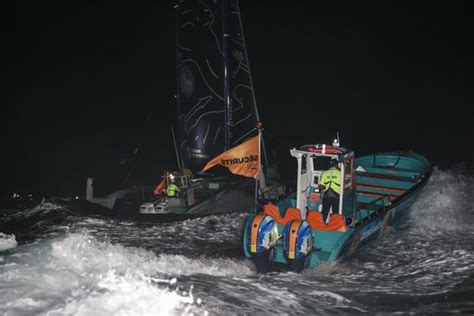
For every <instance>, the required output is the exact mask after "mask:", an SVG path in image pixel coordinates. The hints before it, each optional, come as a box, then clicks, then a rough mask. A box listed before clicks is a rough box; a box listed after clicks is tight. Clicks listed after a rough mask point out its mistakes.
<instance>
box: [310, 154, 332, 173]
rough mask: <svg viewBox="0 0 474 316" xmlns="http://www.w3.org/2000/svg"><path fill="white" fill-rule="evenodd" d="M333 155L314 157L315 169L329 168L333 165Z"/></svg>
mask: <svg viewBox="0 0 474 316" xmlns="http://www.w3.org/2000/svg"><path fill="white" fill-rule="evenodd" d="M330 162H331V157H322V156H320V157H313V170H328V169H329V167H331V164H330Z"/></svg>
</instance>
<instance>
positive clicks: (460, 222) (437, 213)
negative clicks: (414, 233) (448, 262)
mask: <svg viewBox="0 0 474 316" xmlns="http://www.w3.org/2000/svg"><path fill="white" fill-rule="evenodd" d="M473 180H474V179H472V177H471V176H468V175H465V174H463V173H460V172H459V171H456V172H455V171H449V170H448V171H441V170H439V169H437V168H435V169H434V170H433V174H432V176H431V179H430V181H429V182H428V184H427V185H426V187H425V188H424V189H423V191H422V193H421V195H420V197H419V199H418V200H417V201H416V202H415V204H414V205H413V207H412V208H413V210H412V212H410V214H411V215H410V216H411V218H412V219H416V221H417V223H418V224H419V225H422V226H423V227H424V228H425V229H428V230H431V231H433V232H441V231H449V230H463V229H465V228H466V227H471V225H472V224H473V223H474V218H473V217H474V202H473V200H474V194H473V193H474V192H472V191H473V189H474V181H473Z"/></svg>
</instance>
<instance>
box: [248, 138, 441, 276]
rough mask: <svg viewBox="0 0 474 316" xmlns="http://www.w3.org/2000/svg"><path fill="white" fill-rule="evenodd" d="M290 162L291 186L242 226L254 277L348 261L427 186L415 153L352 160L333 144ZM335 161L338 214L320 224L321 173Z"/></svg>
mask: <svg viewBox="0 0 474 316" xmlns="http://www.w3.org/2000/svg"><path fill="white" fill-rule="evenodd" d="M290 153H291V155H292V156H293V157H295V158H296V160H297V166H298V167H297V185H296V191H293V192H292V193H290V194H289V195H287V196H286V197H284V198H283V199H281V200H280V201H279V202H277V203H275V204H267V205H264V206H263V209H262V210H261V212H260V213H258V214H252V215H250V216H249V217H248V218H247V219H246V222H245V226H244V233H243V250H244V254H245V256H246V257H248V258H250V259H251V260H252V261H253V262H254V264H255V266H256V268H257V271H258V272H262V273H264V272H267V271H269V270H272V269H274V268H276V267H279V266H281V265H284V266H287V267H288V268H289V269H291V270H294V271H297V272H301V271H302V270H303V269H305V268H308V267H311V268H314V267H317V266H319V265H320V264H322V263H325V262H333V261H336V260H340V259H342V258H344V257H347V256H350V255H352V254H354V253H355V252H357V251H358V250H359V249H361V248H363V247H364V246H366V245H368V244H370V242H371V241H373V240H375V239H376V238H378V237H380V236H382V235H383V234H384V233H385V232H386V231H387V227H388V226H390V225H393V224H394V223H396V222H397V221H398V220H399V219H400V217H402V216H403V215H404V214H405V213H406V212H407V210H408V209H409V208H410V206H411V205H412V204H413V202H415V200H416V199H417V197H418V195H419V194H420V192H421V191H422V189H423V187H424V186H425V184H426V183H427V182H428V180H429V178H430V175H431V171H432V167H431V164H430V163H429V161H428V160H427V159H426V158H425V157H423V156H421V155H419V154H417V153H415V152H411V151H410V152H386V153H375V154H369V155H365V156H361V157H358V158H355V156H354V152H353V151H351V150H349V149H346V148H344V147H340V146H339V144H338V141H337V140H335V141H334V143H333V144H331V145H329V144H316V145H304V146H301V147H300V148H298V149H296V148H293V149H291V150H290ZM331 159H336V160H337V163H338V167H339V169H340V171H341V183H340V192H339V208H338V210H334V211H333V212H332V214H331V215H330V217H329V221H326V222H325V221H323V217H322V213H321V211H322V201H323V198H322V197H323V195H324V190H323V189H322V186H321V176H322V173H323V172H324V171H325V170H327V169H328V168H329V164H330V160H331Z"/></svg>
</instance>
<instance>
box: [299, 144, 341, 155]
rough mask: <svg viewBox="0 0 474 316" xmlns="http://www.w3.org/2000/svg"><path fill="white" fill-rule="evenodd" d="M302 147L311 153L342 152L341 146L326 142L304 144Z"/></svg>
mask: <svg viewBox="0 0 474 316" xmlns="http://www.w3.org/2000/svg"><path fill="white" fill-rule="evenodd" d="M302 149H303V150H306V151H309V152H312V153H317V154H328V155H337V154H340V153H342V152H343V150H342V148H340V147H336V146H334V145H326V144H316V145H305V146H303V147H302Z"/></svg>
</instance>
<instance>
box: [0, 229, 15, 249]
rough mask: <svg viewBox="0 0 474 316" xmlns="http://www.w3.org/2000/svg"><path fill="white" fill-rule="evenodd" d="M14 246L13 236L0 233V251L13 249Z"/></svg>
mask: <svg viewBox="0 0 474 316" xmlns="http://www.w3.org/2000/svg"><path fill="white" fill-rule="evenodd" d="M16 246H17V242H16V239H15V235H7V234H4V233H0V251H3V250H7V249H10V248H15V247H16Z"/></svg>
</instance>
